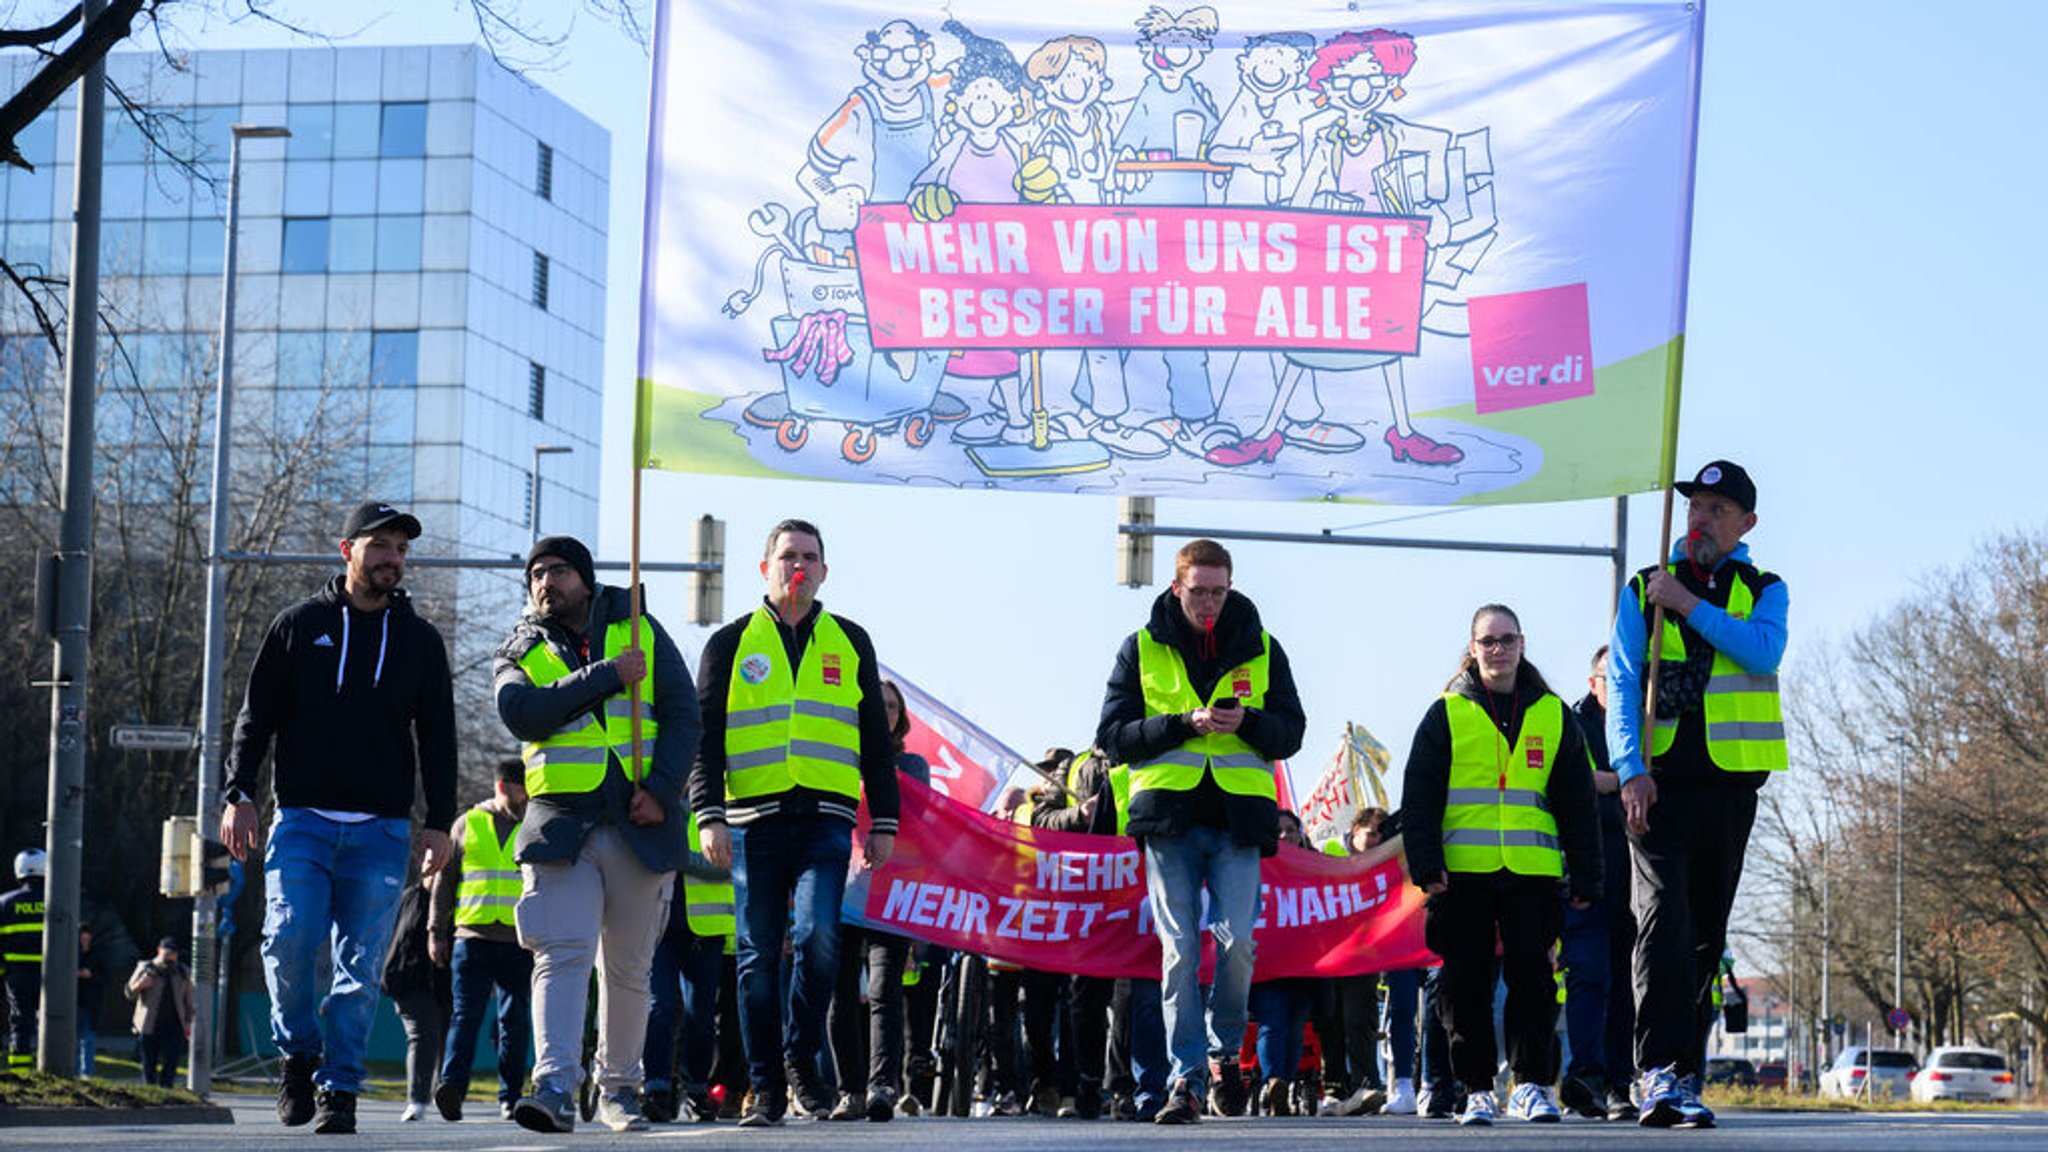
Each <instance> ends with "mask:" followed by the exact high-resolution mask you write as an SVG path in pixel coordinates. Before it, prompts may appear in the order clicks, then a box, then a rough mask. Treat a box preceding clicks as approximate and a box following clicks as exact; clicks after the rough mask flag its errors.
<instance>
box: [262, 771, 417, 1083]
mask: <svg viewBox="0 0 2048 1152" xmlns="http://www.w3.org/2000/svg"><path fill="white" fill-rule="evenodd" d="M411 849H412V822H411V821H410V820H407V819H405V818H404V817H380V818H373V819H369V820H363V821H359V822H357V823H353V824H349V823H343V822H341V821H339V820H329V819H327V818H326V817H325V816H321V815H318V814H316V813H314V812H312V811H310V810H308V809H305V808H281V809H279V810H278V813H277V819H276V820H274V821H272V822H271V825H270V843H269V846H268V847H267V848H266V849H265V850H264V853H263V883H264V893H265V900H266V902H265V907H264V913H263V981H264V983H265V984H267V985H268V986H269V988H270V1038H271V1040H272V1041H273V1042H275V1043H276V1045H277V1049H278V1051H280V1052H283V1053H284V1054H285V1055H287V1056H306V1057H316V1058H318V1059H319V1060H320V1061H321V1064H320V1070H319V1071H318V1072H316V1073H315V1074H314V1077H313V1078H314V1082H315V1083H316V1084H318V1085H319V1086H320V1087H322V1088H325V1089H328V1090H329V1091H333V1092H360V1091H361V1090H362V1087H363V1052H364V1048H365V1045H366V1043H367V1041H368V1040H369V1036H370V1023H371V1021H372V1020H373V1019H374V1018H375V1016H376V1012H377V996H378V985H379V983H380V982H381V981H382V979H383V976H384V953H385V952H386V951H387V950H388V949H389V948H390V946H391V932H392V929H393V927H394V926H395V924H396V919H397V915H398V896H399V893H400V892H401V891H403V889H404V887H405V865H406V861H407V859H408V858H409V857H410V855H411ZM323 950H327V951H328V952H329V953H330V954H331V957H332V960H333V965H334V977H333V980H332V982H331V983H330V984H329V986H328V987H326V988H320V987H316V983H317V981H318V978H319V972H320V955H321V952H322V951H323ZM323 1005H324V1006H323ZM322 1016H325V1017H326V1020H327V1033H326V1038H325V1041H324V1043H323V1041H322V1038H321V1030H320V1020H321V1017H322Z"/></svg>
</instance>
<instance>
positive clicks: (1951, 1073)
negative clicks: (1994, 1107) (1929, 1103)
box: [1913, 1048, 2019, 1100]
mask: <svg viewBox="0 0 2048 1152" xmlns="http://www.w3.org/2000/svg"><path fill="white" fill-rule="evenodd" d="M2018 1098H2019V1085H2018V1084H2017V1083H2015V1082H2014V1080H2013V1074H2012V1066H2011V1065H2010V1064H2007V1063H2006V1062H2005V1055H2004V1054H2003V1053H2001V1052H1994V1051H1992V1050H1991V1049H1989V1048H1936V1049H1935V1050H1934V1051H1933V1052H1931V1053H1929V1054H1928V1056H1927V1066H1926V1067H1924V1068H1922V1069H1921V1070H1920V1071H1919V1072H1918V1073H1916V1074H1915V1075H1914V1077H1913V1099H1915V1100H2016V1099H2018Z"/></svg>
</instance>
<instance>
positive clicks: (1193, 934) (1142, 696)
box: [1095, 540, 1306, 1124]
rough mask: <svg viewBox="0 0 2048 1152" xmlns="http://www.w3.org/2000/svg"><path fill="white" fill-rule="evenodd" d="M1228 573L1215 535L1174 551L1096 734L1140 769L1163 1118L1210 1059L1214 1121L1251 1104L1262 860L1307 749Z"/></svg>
mask: <svg viewBox="0 0 2048 1152" xmlns="http://www.w3.org/2000/svg"><path fill="white" fill-rule="evenodd" d="M1230 579H1231V563H1230V553H1229V552H1227V551H1225V550H1224V548H1223V546H1222V545H1220V544H1218V543H1216V542H1215V541H1214V540H1196V541H1194V542H1193V543H1190V544H1188V545H1187V546H1186V547H1183V548H1182V549H1181V550H1180V552H1179V554H1178V555H1177V556H1175V558H1174V575H1173V584H1172V586H1170V587H1169V588H1168V589H1167V590H1166V591H1165V592H1163V593H1161V594H1160V596H1159V598H1158V599H1157V600H1155V601H1154V602H1153V604H1152V619H1151V621H1150V622H1149V623H1148V624H1147V625H1146V626H1145V627H1144V628H1143V629H1140V630H1139V631H1138V632H1136V633H1133V634H1132V635H1131V636H1130V637H1129V638H1128V639H1126V640H1125V641H1124V644H1123V647H1122V648H1121V649H1120V650H1119V651H1118V652H1117V657H1116V669H1115V671H1113V672H1111V673H1110V678H1109V690H1108V694H1107V695H1106V697H1105V698H1104V700H1103V702H1102V719H1101V721H1100V723H1099V724H1098V725H1097V727H1096V732H1095V743H1096V746H1097V747H1099V748H1101V749H1102V751H1103V752H1104V753H1105V754H1106V755H1107V756H1108V757H1109V758H1110V760H1111V761H1112V762H1115V763H1123V764H1128V765H1130V766H1131V812H1130V823H1129V825H1128V831H1129V833H1130V834H1131V835H1132V836H1134V837H1137V839H1138V842H1139V843H1140V844H1141V845H1142V846H1143V848H1144V850H1145V876H1146V886H1147V889H1148V891H1149V896H1150V903H1151V908H1152V918H1153V920H1154V921H1155V922H1156V923H1157V924H1158V932H1159V939H1160V945H1161V950H1162V952H1163V953H1164V957H1163V973H1164V975H1163V980H1162V983H1163V985H1164V995H1165V1002H1166V1033H1167V1048H1168V1049H1169V1051H1170V1052H1171V1054H1172V1058H1173V1087H1172V1089H1171V1091H1170V1092H1169V1094H1168V1098H1167V1102H1166V1106H1165V1107H1164V1108H1162V1109H1160V1111H1159V1114H1158V1116H1157V1117H1156V1118H1155V1119H1157V1121H1158V1122H1159V1123H1161V1124H1190V1123H1193V1122H1195V1121H1196V1120H1198V1119H1200V1117H1201V1112H1202V1108H1203V1102H1204V1100H1206V1099H1207V1096H1208V1091H1207V1085H1208V1080H1209V1061H1210V1058H1212V1057H1213V1058H1214V1059H1215V1061H1216V1063H1217V1068H1218V1072H1217V1075H1218V1083H1217V1099H1216V1105H1217V1111H1219V1112H1221V1113H1224V1114H1228V1115H1235V1114H1237V1113H1239V1112H1242V1111H1243V1109H1244V1104H1245V1099H1246V1091H1245V1087H1244V1081H1243V1077H1242V1073H1241V1072H1240V1071H1239V1069H1238V1067H1237V1056H1236V1053H1237V1050H1238V1046H1239V1044H1240V1042H1241V1040H1242V1038H1243V1036H1244V1026H1245V1011H1246V1009H1245V1002H1246V997H1247V996H1248V994H1249V993H1250V990H1251V978H1252V921H1253V920H1254V919H1256V918H1257V916H1258V912H1259V859H1260V857H1262V856H1270V855H1272V854H1273V853H1274V852H1275V851H1276V850H1277V847H1278V844H1279V837H1280V807H1279V802H1278V797H1277V786H1276V783H1275V780H1274V776H1273V772H1274V765H1273V762H1274V761H1276V760H1281V759H1284V758H1286V757H1288V756H1292V755H1294V753H1295V752H1296V751H1297V750H1299V749H1300V747H1301V735H1302V729H1303V727H1304V725H1305V724H1306V720H1305V718H1304V717H1303V715H1302V710H1301V696H1300V694H1299V693H1298V692H1296V691H1295V687H1294V674H1293V672H1292V671H1291V670H1290V668H1289V666H1288V663H1287V656H1286V654H1285V653H1283V652H1282V651H1281V650H1280V645H1279V643H1278V642H1277V641H1275V640H1274V639H1273V638H1272V637H1270V636H1268V635H1266V631H1265V629H1264V627H1263V626H1261V624H1260V623H1259V611H1258V609H1257V608H1255V607H1253V606H1252V602H1251V601H1250V600H1249V599H1247V598H1246V597H1245V596H1244V595H1242V594H1241V593H1237V592H1233V591H1231V587H1230ZM1205 888H1206V889H1207V890H1208V893H1209V928H1210V931H1211V934H1212V935H1213V936H1214V937H1215V940H1216V982H1215V986H1214V990H1213V991H1212V993H1211V995H1210V999H1209V1009H1208V1027H1207V1036H1206V1037H1205V1036H1204V1035H1203V1032H1204V1027H1203V1024H1204V1019H1203V1010H1202V990H1201V987H1200V986H1199V985H1198V984H1197V982H1196V975H1197V973H1196V969H1197V966H1198V965H1199V964H1200V962H1201V955H1202V950H1201V928H1202V925H1201V912H1202V892H1203V890H1204V889H1205Z"/></svg>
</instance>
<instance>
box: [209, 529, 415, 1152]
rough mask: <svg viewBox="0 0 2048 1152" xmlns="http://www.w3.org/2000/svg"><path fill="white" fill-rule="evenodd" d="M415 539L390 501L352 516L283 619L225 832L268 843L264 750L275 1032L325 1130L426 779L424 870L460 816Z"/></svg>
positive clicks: (368, 997) (252, 685) (261, 670)
mask: <svg viewBox="0 0 2048 1152" xmlns="http://www.w3.org/2000/svg"><path fill="white" fill-rule="evenodd" d="M419 534H420V522H419V521H418V520H416V519H414V518H413V517H412V516H410V515H407V514H406V513H404V512H401V511H399V510H398V509H397V508H394V507H392V506H391V505H389V504H382V503H370V504H364V505H362V506H361V507H359V508H357V509H356V510H355V511H354V512H352V513H350V514H349V517H348V522H347V523H346V524H345V525H344V526H343V528H342V534H341V535H342V538H341V556H342V559H343V560H344V561H345V562H346V565H347V570H346V571H345V572H343V574H342V575H340V576H336V577H335V578H334V579H333V580H331V581H329V582H328V584H327V586H326V587H325V588H323V589H321V590H320V591H319V592H318V593H315V594H314V595H313V596H311V597H308V598H307V599H305V600H303V601H301V602H299V603H298V604H296V605H293V606H292V607H290V608H287V609H285V610H284V611H283V612H281V613H279V614H278V617H277V619H276V620H273V621H272V622H271V624H270V631H269V632H268V633H267V634H265V636H264V637H263V647H262V648H261V649H260V650H259V651H258V652H257V653H256V663H255V665H254V666H253V667H252V668H250V670H249V688H248V692H247V695H245V696H244V697H243V700H242V713H241V715H240V716H239V717H238V718H237V719H236V721H235V737H234V742H233V746H232V747H231V748H230V749H229V750H228V765H227V772H228V786H227V788H226V790H225V792H224V793H223V799H224V800H225V802H226V804H227V809H226V811H225V813H224V814H223V815H222V817H221V830H220V831H221V840H222V841H224V842H225V843H226V844H227V846H228V851H229V852H231V853H233V854H234V857H235V859H237V860H246V859H248V858H249V855H250V854H251V853H252V852H254V851H255V850H256V847H257V844H258V841H259V840H260V838H261V834H260V831H259V829H258V826H257V814H256V801H255V789H256V788H257V786H258V784H259V778H258V773H259V771H260V769H261V768H262V765H263V759H264V756H265V755H266V754H268V755H269V756H270V757H271V759H272V761H273V763H274V765H275V768H274V771H273V772H272V787H273V788H274V789H275V791H276V794H277V815H276V817H275V819H274V820H273V822H272V824H271V828H270V842H269V845H268V847H267V848H266V849H265V851H264V856H263V874H264V876H265V878H266V883H267V885H268V892H267V899H268V901H269V913H268V915H267V916H266V918H265V923H264V933H263V975H264V981H265V983H267V984H268V985H269V988H270V1004H271V1008H270V1034H271V1038H272V1039H273V1040H274V1041H275V1042H276V1043H277V1048H278V1051H279V1052H281V1053H283V1054H284V1060H283V1066H282V1070H281V1077H280V1083H279V1085H278V1090H277V1118H278V1120H279V1121H281V1122H283V1123H284V1124H286V1125H289V1126H297V1125H301V1124H304V1123H306V1122H307V1121H309V1120H311V1121H314V1122H315V1124H314V1128H315V1130H316V1131H319V1132H323V1133H350V1132H354V1131H355V1130H356V1094H357V1092H359V1091H360V1090H361V1088H362V1083H363V1056H364V1049H365V1046H366V1044H367V1042H368V1040H369V1035H370V1023H371V1019H372V1017H373V1015H374V1014H375V1012H376V1008H377V986H378V977H379V967H380V966H381V965H382V964H383V962H384V953H385V950H386V949H387V948H388V947H389V946H390V944H391V932H392V923H393V915H394V913H395V912H396V911H397V909H398V896H399V893H400V891H401V890H402V889H403V887H404V885H405V870H406V862H407V859H408V857H409V855H410V852H411V840H412V818H411V812H412V805H413V797H414V793H415V788H416V785H415V781H417V787H418V788H419V789H421V790H424V792H425V793H426V801H427V813H426V825H425V827H423V828H422V829H421V830H420V842H421V850H422V857H421V871H422V872H423V873H424V874H425V875H429V876H431V875H432V874H433V873H434V872H436V871H438V870H439V869H440V867H441V865H442V864H444V863H446V862H447V859H448V849H449V844H448V827H449V825H450V824H452V823H453V822H454V820H455V704H454V688H453V685H452V682H451V681H450V678H449V674H448V650H447V648H446V647H445V646H443V644H442V642H441V634H440V633H439V632H437V631H435V629H434V626H433V625H432V624H429V623H427V622H426V621H425V620H424V619H421V618H420V617H419V616H417V615H415V614H414V612H413V609H412V604H411V602H410V601H409V600H408V599H407V597H406V594H405V592H404V591H403V590H401V589H400V588H399V587H398V584H399V581H400V580H401V579H403V578H404V576H405V557H406V553H407V552H408V551H409V550H410V549H411V547H412V541H413V540H414V539H415V538H416V537H418V536H419ZM273 744H274V745H275V746H274V748H273ZM330 940H331V944H330ZM330 947H331V950H332V954H333V961H334V963H333V968H334V976H333V980H332V982H331V984H330V985H328V986H327V987H324V988H323V987H319V986H317V984H316V976H317V973H318V970H319V964H320V955H321V953H323V952H325V951H328V950H329V949H330ZM323 1002H324V1005H325V1007H324V1009H323V1007H322V1005H323ZM323 1016H324V1017H325V1019H326V1035H325V1037H324V1039H323V1037H322V1034H321V1019H322V1017H323ZM316 1089H317V1099H316Z"/></svg>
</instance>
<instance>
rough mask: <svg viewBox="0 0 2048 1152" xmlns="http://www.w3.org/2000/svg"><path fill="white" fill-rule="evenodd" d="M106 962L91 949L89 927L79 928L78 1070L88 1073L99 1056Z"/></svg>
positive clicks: (82, 1073)
mask: <svg viewBox="0 0 2048 1152" xmlns="http://www.w3.org/2000/svg"><path fill="white" fill-rule="evenodd" d="M106 999H107V966H106V962H105V961H104V960H102V959H100V954H99V953H98V952H95V951H94V950H93V939H92V929H90V928H85V927H80V928H79V930H78V1074H79V1075H80V1076H90V1075H92V1074H93V1069H94V1065H95V1064H96V1063H97V1058H98V1056H99V1047H100V1044H99V1040H100V1034H99V1022H100V1009H101V1008H103V1007H105V1006H106Z"/></svg>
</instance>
